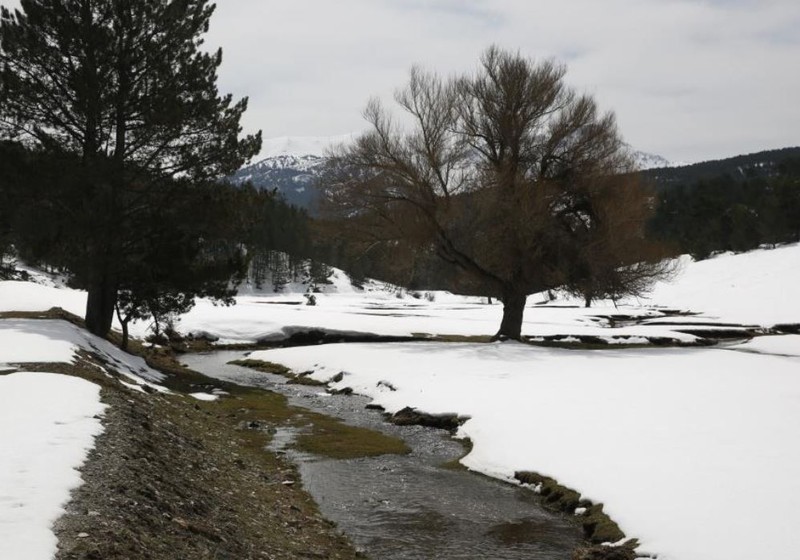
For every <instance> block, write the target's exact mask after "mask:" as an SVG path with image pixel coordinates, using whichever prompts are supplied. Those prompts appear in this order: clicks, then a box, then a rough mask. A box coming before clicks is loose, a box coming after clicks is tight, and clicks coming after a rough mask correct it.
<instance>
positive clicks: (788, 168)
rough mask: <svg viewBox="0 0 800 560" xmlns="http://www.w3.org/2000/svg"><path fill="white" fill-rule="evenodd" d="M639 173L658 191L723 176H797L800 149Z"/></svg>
mask: <svg viewBox="0 0 800 560" xmlns="http://www.w3.org/2000/svg"><path fill="white" fill-rule="evenodd" d="M642 173H643V175H644V176H645V177H647V178H648V179H650V180H652V181H653V182H654V183H655V184H656V186H657V187H659V188H667V187H670V186H676V185H692V184H695V183H697V182H698V181H704V180H705V181H707V180H710V179H716V178H719V177H721V176H724V175H727V176H728V177H729V178H730V179H731V180H733V181H734V182H743V181H745V180H747V179H755V178H758V177H775V176H778V175H787V174H791V175H800V147H796V148H783V149H780V150H766V151H763V152H757V153H754V154H747V155H740V156H734V157H730V158H726V159H719V160H713V161H704V162H701V163H694V164H692V165H683V166H677V167H662V168H657V169H647V170H645V171H642Z"/></svg>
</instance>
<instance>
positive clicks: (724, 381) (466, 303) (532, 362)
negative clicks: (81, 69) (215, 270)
mask: <svg viewBox="0 0 800 560" xmlns="http://www.w3.org/2000/svg"><path fill="white" fill-rule="evenodd" d="M681 264H682V270H681V272H680V273H679V274H678V275H677V277H676V278H675V279H674V280H673V281H672V282H671V283H662V284H660V285H658V286H656V288H655V290H654V291H653V294H652V295H651V296H650V297H649V298H647V299H646V300H645V299H642V300H641V301H636V300H633V301H629V302H624V303H623V304H621V305H620V306H619V308H616V307H614V306H613V305H612V304H610V303H602V302H601V304H600V305H598V306H596V307H593V308H591V309H584V308H582V307H580V306H579V303H578V302H574V301H568V300H557V301H556V302H554V303H553V304H548V305H541V303H542V302H543V297H542V296H541V295H534V296H531V297H530V298H529V307H528V309H527V310H526V316H525V323H524V326H523V333H524V334H526V335H528V336H531V337H548V336H556V335H557V336H565V337H578V336H596V337H601V338H604V339H606V340H609V341H611V342H635V343H644V342H647V341H648V339H649V338H652V337H662V338H673V339H676V340H679V341H682V342H691V341H693V340H695V336H693V335H691V334H687V333H686V332H682V331H685V330H690V329H691V328H692V327H697V328H702V329H706V328H709V327H708V324H718V325H719V324H727V323H730V324H746V325H751V326H757V327H762V328H769V327H773V326H774V325H777V324H792V323H793V324H797V323H800V245H793V246H786V247H781V248H778V249H774V250H759V251H753V252H750V253H746V254H742V255H730V254H726V255H720V256H718V257H716V258H713V259H709V260H706V261H702V262H699V263H694V262H691V260H690V259H688V258H685V259H682V263H681ZM303 289H304V287H302V286H294V287H291V290H290V291H289V293H283V294H271V293H262V292H258V291H253V290H250V291H243V292H242V294H241V295H240V296H239V297H238V298H237V302H238V305H236V306H234V307H215V306H213V305H212V304H210V303H208V302H205V301H200V302H198V304H197V306H196V307H195V308H194V309H193V310H192V311H191V312H190V313H189V314H187V315H186V316H184V317H183V318H182V320H181V322H180V323H179V325H178V328H179V330H181V331H183V332H185V333H209V334H212V335H214V336H217V337H219V338H220V339H221V341H224V342H250V341H254V340H265V339H274V338H281V337H285V336H288V335H290V334H291V333H292V332H296V331H299V330H308V329H312V328H314V329H323V330H329V331H339V332H352V333H356V332H357V333H374V334H379V335H395V336H396V335H410V334H415V333H416V334H421V333H424V334H438V335H481V336H487V335H491V334H493V333H494V332H495V331H496V329H497V326H498V325H499V322H500V317H501V313H502V307H501V306H500V305H499V304H497V303H494V304H492V305H488V304H487V303H486V302H485V300H481V299H479V298H466V297H460V296H455V295H452V294H447V293H442V292H436V293H433V294H431V295H430V296H429V297H430V299H433V300H434V301H429V300H428V299H426V297H425V294H419V295H420V296H421V297H419V298H413V297H410V296H408V295H405V296H404V297H400V298H398V297H396V295H395V293H393V292H392V291H391V290H388V289H386V287H380V286H378V285H373V286H371V290H368V291H365V292H361V291H358V290H354V289H353V288H352V286H350V285H349V283H347V282H346V279H344V277H343V276H342V275H337V276H336V277H335V282H334V285H333V286H332V287H330V288H328V289H327V290H326V292H327V293H323V294H316V295H315V297H316V302H317V305H314V306H311V305H306V298H305V297H304V296H303V294H302V293H298V292H299V291H302V290H303ZM55 305H58V306H60V307H64V308H66V309H67V310H69V311H72V312H73V313H76V314H82V312H83V308H84V306H85V295H84V294H83V293H81V292H75V291H72V290H67V289H63V288H57V287H53V286H46V285H34V284H30V283H21V282H0V312H2V311H10V310H30V311H41V310H46V309H49V308H50V307H53V306H55ZM665 310H679V311H684V312H689V313H692V314H694V315H692V316H690V317H687V316H673V315H670V314H665V313H664V312H665ZM14 321H18V320H4V321H0V326H2V325H3V324H5V325H6V327H7V328H6V329H5V330H0V348H5V347H6V344H3V341H11V340H12V337H19V336H23V335H22V334H20V329H22V330H23V331H27V329H29V328H33V325H26V324H20V323H14ZM9 325H10V326H9ZM15 325H16V326H15ZM146 327H147V325H146V324H145V323H142V324H138V325H135V326H134V327H133V329H132V332H133V333H134V334H136V335H139V336H141V335H143V334H144V333H145V332H146ZM34 335H35V336H39V337H44V338H45V339H58V337H53V336H50V335H49V334H47V333H42V332H38V333H37V332H35V329H34V330H33V331H31V332H28V334H27V335H26V336H34ZM59 336H60V337H61V339H60V340H62V341H64V340H66V341H67V342H68V343H69V344H71V345H72V346H71V347H72V348H74V347H82V348H83V347H84V346H82V343H80V340H78V339H75V338H74V337H75V336H77V335H76V334H75V333H71V334H69V335H67V334H63V333H62V335H59ZM26 344H27V343H26ZM13 345H14V346H18V345H20V344H18V343H17V342H14V344H13ZM95 346H97V345H95ZM54 351H55V350H54ZM252 357H254V358H259V359H266V360H269V361H275V362H281V363H284V364H286V365H288V366H289V367H292V368H294V369H297V370H300V371H306V370H315V371H316V373H315V374H314V376H315V377H316V378H318V379H322V380H328V379H330V378H332V377H333V376H334V375H335V374H337V373H339V372H340V371H344V372H346V373H347V375H345V376H344V379H343V380H342V381H341V382H339V383H338V385H337V386H345V385H346V386H350V387H352V388H353V389H355V390H356V391H358V392H361V393H364V394H366V395H369V396H371V397H372V398H374V399H375V400H376V402H377V403H379V404H381V405H382V406H384V407H385V408H387V409H388V410H390V411H392V410H397V409H399V408H403V407H405V406H412V407H416V408H419V409H421V410H423V411H426V412H431V413H439V412H452V413H457V414H460V415H468V416H470V417H471V419H470V420H469V421H468V422H467V423H466V424H464V426H463V427H462V428H461V435H464V436H468V437H470V438H471V439H472V440H473V443H474V448H473V450H472V452H471V453H470V454H469V455H468V456H467V457H466V458H465V459H464V463H465V464H466V465H467V466H469V467H470V468H473V469H476V470H480V471H482V472H486V473H487V474H491V475H494V476H500V477H504V478H507V477H510V476H513V473H514V472H515V471H517V470H531V471H537V472H539V473H541V474H545V475H549V476H552V477H553V478H555V479H557V480H558V481H559V482H561V483H562V484H565V485H567V486H570V487H572V488H574V489H575V490H578V491H579V492H581V493H582V494H583V495H584V496H586V497H588V498H590V499H592V500H595V501H598V502H603V503H604V504H605V509H606V511H607V512H608V513H609V514H610V515H611V516H612V518H614V519H615V520H616V521H618V522H619V523H620V525H621V527H622V528H623V530H624V531H625V532H626V533H627V534H628V535H630V536H631V537H636V538H639V539H641V541H642V543H643V544H642V548H641V549H640V550H642V551H647V552H653V553H658V554H659V555H660V557H662V558H666V559H670V560H723V559H724V560H737V559H745V558H747V559H752V558H789V557H792V555H793V554H795V552H796V551H797V550H800V532H797V531H795V530H794V527H796V526H797V525H798V524H800V508H797V507H796V506H795V504H794V501H795V500H796V499H797V498H798V497H800V478H798V477H797V476H796V473H798V472H800V449H798V447H797V444H796V442H797V441H800V367H798V366H800V336H798V335H783V336H770V337H759V338H756V339H754V340H752V341H750V342H747V343H740V344H733V345H731V344H727V345H720V346H718V347H715V348H705V349H704V348H662V349H658V348H617V347H615V348H613V349H607V350H594V351H592V350H585V349H580V348H575V349H560V348H544V347H532V346H528V345H522V344H517V343H502V344H466V343H459V344H453V343H450V344H446V343H441V342H427V343H414V344H411V343H403V344H347V345H323V346H314V347H303V348H296V349H284V350H272V351H267V352H263V353H262V352H260V353H256V354H254V355H253V356H252ZM15 359H17V358H15ZM3 361H11V359H10V358H3V356H2V352H0V363H2V362H3ZM133 375H138V374H137V373H136V367H135V366H134V367H133ZM384 380H385V381H389V382H390V384H391V386H392V387H394V388H395V389H396V390H394V391H392V390H390V389H389V388H388V385H387V384H379V381H384Z"/></svg>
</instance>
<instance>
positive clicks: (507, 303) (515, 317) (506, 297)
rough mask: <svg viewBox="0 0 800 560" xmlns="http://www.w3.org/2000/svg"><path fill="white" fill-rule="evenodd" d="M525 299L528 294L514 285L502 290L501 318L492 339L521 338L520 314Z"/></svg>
mask: <svg viewBox="0 0 800 560" xmlns="http://www.w3.org/2000/svg"><path fill="white" fill-rule="evenodd" d="M527 300H528V295H527V294H526V293H525V291H524V290H520V289H518V288H514V287H510V288H507V289H505V290H503V320H502V321H501V322H500V330H499V331H497V334H496V335H494V337H492V339H493V340H506V339H511V340H521V339H522V315H523V313H524V312H525V302H526V301H527Z"/></svg>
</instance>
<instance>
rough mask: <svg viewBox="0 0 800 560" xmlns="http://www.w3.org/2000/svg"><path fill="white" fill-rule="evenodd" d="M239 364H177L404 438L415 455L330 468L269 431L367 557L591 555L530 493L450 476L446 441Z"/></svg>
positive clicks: (214, 358)
mask: <svg viewBox="0 0 800 560" xmlns="http://www.w3.org/2000/svg"><path fill="white" fill-rule="evenodd" d="M243 357H244V354H243V353H242V352H230V351H229V352H214V353H210V354H193V355H186V356H183V357H182V358H181V361H182V362H183V363H184V364H186V365H187V366H189V367H190V368H191V369H193V370H195V371H198V372H201V373H203V374H205V375H207V376H209V377H213V378H216V379H219V380H222V381H225V382H231V383H235V384H238V385H242V386H250V387H260V388H262V389H267V390H270V391H275V392H278V393H281V394H283V395H285V396H286V397H288V399H289V404H290V405H292V406H299V407H303V408H306V409H309V410H311V411H313V412H315V413H321V414H324V415H329V416H333V417H336V418H340V419H342V420H343V421H344V422H345V423H346V424H348V425H353V426H356V427H359V428H366V429H369V430H374V431H379V432H381V433H383V434H386V435H387V436H389V437H392V438H400V439H402V440H403V441H404V442H405V443H406V444H407V445H408V447H409V448H410V452H409V453H407V454H384V455H379V456H372V457H354V458H348V459H332V458H325V457H322V456H319V455H315V454H313V453H308V452H306V451H301V450H297V449H296V447H295V445H294V444H295V443H296V442H297V441H298V439H299V438H302V437H303V436H304V429H303V428H302V427H298V426H296V425H277V426H272V427H271V428H270V429H271V430H272V431H273V432H274V433H273V438H272V444H271V448H272V449H273V450H274V451H276V452H278V453H281V454H284V455H285V456H286V457H287V458H288V459H290V460H291V461H292V462H293V463H294V464H295V465H296V467H297V469H298V471H299V474H300V478H301V480H302V483H303V487H304V489H305V490H306V491H308V492H309V493H310V494H311V496H312V497H313V498H314V499H315V501H316V502H317V503H318V504H319V508H320V511H321V513H322V514H323V515H324V516H325V517H326V518H328V519H330V520H331V521H333V522H335V523H336V524H337V526H338V527H339V529H341V530H342V531H343V532H344V534H345V535H346V536H347V537H348V538H350V539H351V540H352V541H353V542H354V543H355V545H356V546H357V547H358V549H359V550H361V551H363V552H364V553H365V554H366V555H367V556H369V557H372V558H381V559H398V560H405V559H418V558H437V559H443V560H444V559H450V558H453V559H455V558H503V559H507V560H514V559H523V558H525V559H529V558H536V559H541V560H570V559H572V558H573V557H574V555H575V551H576V550H579V549H581V548H583V547H585V546H586V542H585V541H584V539H583V534H582V531H581V529H580V526H579V525H578V524H577V523H576V522H575V520H574V519H572V518H571V516H567V515H561V514H557V513H553V512H550V511H547V510H546V509H545V508H543V507H542V505H541V500H540V498H539V497H538V496H536V495H535V494H534V493H533V492H531V491H530V490H527V489H525V488H521V487H518V486H514V485H510V484H506V483H503V482H501V481H497V480H494V479H491V478H488V477H485V476H482V475H479V474H476V473H472V472H468V471H466V470H464V469H459V468H447V467H446V466H445V465H453V464H454V463H455V462H456V460H457V459H458V458H459V457H460V456H461V455H463V453H464V448H463V445H462V444H461V443H460V442H458V441H455V440H453V439H451V438H450V437H449V433H448V432H447V431H444V430H434V429H430V428H424V427H421V426H415V425H411V426H399V425H393V424H388V423H386V422H385V420H384V417H383V415H382V414H380V412H378V411H372V410H365V407H366V405H367V404H368V401H367V399H365V398H363V397H360V396H357V395H351V396H345V395H330V394H329V393H327V392H325V391H324V390H322V389H321V388H320V387H314V386H304V385H296V384H287V380H286V378H284V377H281V376H279V375H274V374H269V373H262V372H255V371H252V370H249V369H246V368H243V367H240V366H236V365H232V364H229V363H228V362H230V361H232V360H236V359H241V358H243Z"/></svg>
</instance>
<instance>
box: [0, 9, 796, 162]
mask: <svg viewBox="0 0 800 560" xmlns="http://www.w3.org/2000/svg"><path fill="white" fill-rule="evenodd" d="M10 3H11V2H8V1H5V2H3V4H4V5H8V4H10ZM797 29H800V3H798V2H797V0H606V1H604V2H598V1H597V0H563V1H561V2H552V1H551V0H548V1H544V0H460V1H459V0H429V1H425V0H337V1H336V2H332V1H330V0H295V1H285V0H281V1H276V0H219V1H218V7H217V13H216V14H215V16H214V19H213V20H212V28H211V31H210V33H209V36H208V44H209V46H212V47H213V46H222V47H223V51H224V62H223V67H222V69H221V72H220V88H221V90H222V91H224V92H231V93H233V94H234V95H236V96H244V95H247V96H249V97H250V109H249V111H248V113H247V115H246V119H245V123H244V124H245V127H246V128H247V129H249V130H254V129H263V131H264V135H265V136H266V137H272V136H327V135H335V134H341V133H344V132H350V131H355V130H359V129H362V128H363V127H364V124H363V120H362V119H361V110H362V108H363V106H364V104H365V102H366V100H367V99H368V98H369V97H371V96H379V97H382V98H386V99H387V100H388V99H390V98H391V95H392V93H393V91H394V90H395V88H397V87H399V86H401V85H403V83H404V82H405V81H406V79H407V76H408V70H409V68H410V67H411V66H412V65H413V64H421V65H422V66H424V67H426V68H428V69H431V70H435V71H438V72H441V73H442V74H451V73H456V72H462V71H465V70H470V69H472V68H474V66H475V63H476V60H477V57H478V55H479V54H480V52H481V51H482V50H483V49H485V48H486V47H487V46H488V45H489V44H492V43H496V44H498V45H500V46H502V47H505V48H509V49H514V50H519V51H520V52H522V53H524V54H526V55H530V56H531V57H535V58H550V57H552V58H556V59H558V60H562V61H565V62H567V63H568V64H569V72H568V74H567V80H568V81H569V82H570V83H571V84H572V85H573V86H574V87H576V88H577V89H579V90H581V91H588V92H590V93H592V94H594V95H595V96H596V97H597V98H598V100H599V101H600V103H601V105H602V107H603V108H605V109H611V110H614V111H615V112H616V114H617V117H618V120H619V123H620V127H621V130H622V132H623V134H624V135H625V137H626V139H627V141H628V142H629V143H630V144H632V145H634V146H636V147H637V148H639V149H642V150H646V151H651V152H655V153H659V154H661V155H663V156H665V157H667V158H670V159H676V160H684V161H697V160H702V159H708V158H714V157H725V156H729V155H733V154H737V153H743V152H750V151H757V150H760V149H766V148H776V147H783V146H789V145H798V144H800V104H798V103H797V99H800V71H798V61H800V40H799V39H798V37H800V34H798V33H797V31H796V30H797Z"/></svg>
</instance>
